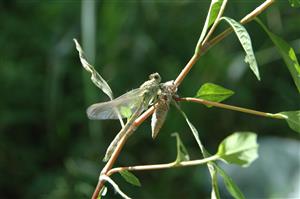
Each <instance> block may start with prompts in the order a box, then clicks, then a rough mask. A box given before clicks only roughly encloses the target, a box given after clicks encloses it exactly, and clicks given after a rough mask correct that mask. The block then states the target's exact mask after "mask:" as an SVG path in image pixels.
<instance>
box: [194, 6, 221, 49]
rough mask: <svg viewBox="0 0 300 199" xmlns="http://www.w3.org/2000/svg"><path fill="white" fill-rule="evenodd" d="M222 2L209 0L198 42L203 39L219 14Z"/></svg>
mask: <svg viewBox="0 0 300 199" xmlns="http://www.w3.org/2000/svg"><path fill="white" fill-rule="evenodd" d="M222 2H223V0H212V1H211V3H210V6H209V10H208V14H207V16H206V20H205V23H204V26H203V29H202V32H201V35H200V39H199V41H198V42H199V43H201V42H202V40H203V39H204V37H205V35H206V33H207V30H208V28H209V27H210V26H211V25H212V24H213V23H214V22H215V20H216V18H217V16H218V14H219V11H220V8H221V5H222Z"/></svg>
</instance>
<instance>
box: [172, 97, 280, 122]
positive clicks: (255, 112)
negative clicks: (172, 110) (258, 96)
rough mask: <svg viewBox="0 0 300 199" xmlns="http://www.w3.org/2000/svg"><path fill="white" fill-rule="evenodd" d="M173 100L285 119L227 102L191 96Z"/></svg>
mask: <svg viewBox="0 0 300 199" xmlns="http://www.w3.org/2000/svg"><path fill="white" fill-rule="evenodd" d="M175 100H176V101H186V102H195V103H199V104H204V105H209V106H215V107H219V108H224V109H229V110H233V111H239V112H243V113H248V114H253V115H258V116H262V117H270V118H274V119H285V118H284V117H283V116H280V115H276V114H272V113H266V112H261V111H255V110H252V109H248V108H242V107H238V106H232V105H228V104H223V103H219V102H212V101H208V100H204V99H198V98H193V97H184V98H176V99H175Z"/></svg>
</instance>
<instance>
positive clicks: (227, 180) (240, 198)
mask: <svg viewBox="0 0 300 199" xmlns="http://www.w3.org/2000/svg"><path fill="white" fill-rule="evenodd" d="M214 166H215V169H217V171H218V173H219V174H220V175H221V176H222V178H223V180H224V184H225V187H226V189H227V190H228V192H229V193H230V195H231V196H232V197H233V198H235V199H245V196H244V194H243V193H242V192H241V190H240V189H239V188H238V186H237V185H236V184H235V183H234V181H233V180H232V178H231V177H230V176H229V175H227V173H226V172H225V171H224V170H223V169H222V168H221V167H219V166H218V165H217V164H214Z"/></svg>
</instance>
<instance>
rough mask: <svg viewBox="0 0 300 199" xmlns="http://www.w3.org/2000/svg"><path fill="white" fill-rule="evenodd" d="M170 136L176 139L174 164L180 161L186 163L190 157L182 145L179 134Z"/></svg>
mask: <svg viewBox="0 0 300 199" xmlns="http://www.w3.org/2000/svg"><path fill="white" fill-rule="evenodd" d="M172 136H174V137H176V148H177V157H176V160H175V163H180V162H182V161H188V160H190V156H189V154H188V152H187V150H186V148H185V146H184V144H183V143H182V141H181V139H180V137H179V134H178V133H173V134H172Z"/></svg>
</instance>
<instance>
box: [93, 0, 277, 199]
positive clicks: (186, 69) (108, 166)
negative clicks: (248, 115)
mask: <svg viewBox="0 0 300 199" xmlns="http://www.w3.org/2000/svg"><path fill="white" fill-rule="evenodd" d="M272 3H274V0H266V1H265V2H264V3H263V4H261V5H260V6H259V7H257V8H256V9H255V10H253V11H252V12H251V13H249V14H248V15H246V16H245V17H244V18H243V19H242V20H241V23H248V22H249V21H251V20H253V19H254V18H255V17H256V16H257V15H259V14H260V13H261V12H263V11H264V10H265V9H266V8H268V7H269V6H270V5H271V4H272ZM230 32H231V29H227V30H225V31H224V32H223V33H221V34H219V35H218V36H216V37H215V38H213V39H212V40H210V41H207V43H203V45H202V46H201V54H203V53H204V52H205V51H207V50H208V49H209V48H210V47H212V46H214V45H215V44H216V43H218V42H220V41H221V40H222V39H224V38H225V37H226V36H227V35H228V34H229V33H230ZM201 54H200V53H199V54H194V55H193V56H192V58H191V59H190V60H189V62H188V63H187V64H186V66H185V67H184V68H183V70H182V71H181V72H180V74H179V75H178V76H177V78H176V80H175V81H174V84H175V86H176V87H178V86H179V85H180V84H181V82H182V81H183V80H184V78H185V77H186V75H187V74H188V73H189V71H190V70H191V69H192V67H193V66H194V65H195V63H196V62H197V60H198V59H199V58H200V56H201ZM227 106H229V105H227ZM228 109H229V108H228ZM153 110H154V107H153V106H152V107H150V108H149V109H148V110H147V111H146V112H144V114H142V115H141V116H140V117H139V118H138V119H136V120H135V122H134V123H133V124H132V128H130V129H129V130H132V129H133V128H136V127H138V126H139V125H140V124H141V123H142V122H143V121H144V120H145V119H147V118H148V117H149V116H150V115H151V114H152V113H153ZM270 115H272V114H270ZM264 116H265V115H264ZM266 117H267V116H266ZM269 117H270V116H269ZM278 117H279V116H278ZM125 142H126V139H122V140H121V141H120V142H119V144H118V146H117V148H116V150H115V151H114V153H113V154H112V156H111V158H110V159H109V160H108V162H107V163H106V165H105V167H104V168H103V169H102V171H101V174H104V175H105V174H107V173H108V172H109V171H110V169H111V168H112V166H113V164H114V163H115V161H116V160H117V157H118V156H119V154H120V152H121V150H122V148H123V146H124V144H125ZM101 174H100V175H101ZM103 185H104V182H103V181H102V180H99V181H98V184H97V186H96V188H95V191H94V193H93V196H92V199H97V197H98V195H99V192H100V190H101V189H102V187H103Z"/></svg>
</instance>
